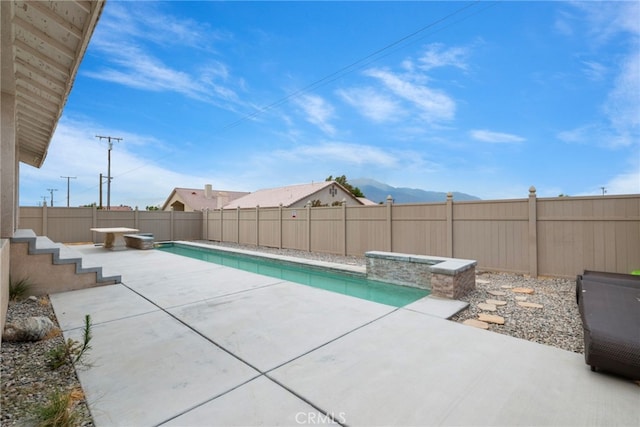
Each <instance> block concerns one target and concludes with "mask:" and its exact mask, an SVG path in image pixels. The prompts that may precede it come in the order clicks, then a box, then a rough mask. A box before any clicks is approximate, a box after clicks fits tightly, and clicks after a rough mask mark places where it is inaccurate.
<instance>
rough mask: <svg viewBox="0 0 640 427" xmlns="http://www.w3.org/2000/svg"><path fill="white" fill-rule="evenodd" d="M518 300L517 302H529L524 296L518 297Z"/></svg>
mask: <svg viewBox="0 0 640 427" xmlns="http://www.w3.org/2000/svg"><path fill="white" fill-rule="evenodd" d="M516 300H517V301H526V300H527V297H525V296H524V295H518V296H517V297H516Z"/></svg>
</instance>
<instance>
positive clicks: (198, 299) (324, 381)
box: [51, 246, 640, 426]
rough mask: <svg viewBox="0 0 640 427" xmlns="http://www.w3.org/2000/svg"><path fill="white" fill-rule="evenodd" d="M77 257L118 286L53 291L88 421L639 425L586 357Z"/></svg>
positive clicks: (376, 310) (240, 280)
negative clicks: (82, 343) (81, 355)
mask: <svg viewBox="0 0 640 427" xmlns="http://www.w3.org/2000/svg"><path fill="white" fill-rule="evenodd" d="M75 248H76V249H77V250H79V251H81V252H83V254H84V255H85V256H86V257H87V258H90V259H91V262H92V263H99V264H102V265H103V266H104V274H110V275H111V274H113V275H115V274H119V275H121V276H122V282H123V283H122V284H118V285H110V286H104V287H99V288H92V289H86V290H80V291H73V292H65V293H60V294H55V295H52V296H51V300H52V303H53V307H54V309H55V312H56V315H57V317H58V321H59V323H60V326H61V327H62V328H63V330H64V335H65V337H66V338H75V339H78V340H80V333H81V329H80V328H81V326H82V324H83V321H84V316H85V314H90V315H91V318H92V321H93V328H92V330H93V341H92V342H91V344H92V349H91V350H90V351H89V353H88V359H87V360H88V362H89V363H90V364H91V366H88V367H83V368H79V370H78V375H79V377H80V381H81V383H82V386H83V388H84V391H85V394H86V397H87V400H88V402H89V405H90V408H91V412H92V415H93V417H94V420H95V422H96V424H97V425H98V426H110V425H122V426H155V425H167V426H213V425H220V426H229V425H242V426H253V425H267V426H271V425H294V426H295V425H317V424H331V423H339V424H344V425H352V426H373V425H395V426H405V425H425V426H431V425H458V426H460V425H469V426H480V425H510V426H511V425H546V426H562V425H567V426H569V425H575V426H586V425H594V426H597V425H618V426H623V425H628V426H637V425H640V387H638V386H637V385H636V384H634V383H633V382H631V381H627V380H624V379H621V378H617V377H613V376H608V375H605V374H601V373H592V372H591V371H590V370H589V367H588V366H587V365H585V363H584V358H583V356H582V355H580V354H575V353H571V352H567V351H564V350H559V349H556V348H553V347H548V346H544V345H539V344H535V343H531V342H528V341H523V340H519V339H516V338H511V337H508V336H504V335H500V334H496V333H492V332H488V331H483V330H479V329H474V328H471V327H468V326H464V325H461V324H458V323H454V322H450V321H447V320H443V319H442V317H447V315H450V314H452V313H448V311H453V312H455V311H457V310H458V309H459V308H460V306H459V303H458V302H450V304H452V305H449V304H447V301H439V300H434V299H432V298H427V299H423V300H421V301H418V302H416V303H414V304H411V305H409V306H407V307H404V308H402V309H396V308H394V307H390V306H385V305H381V304H377V303H373V302H369V301H365V300H360V299H356V298H353V297H349V296H345V295H340V294H335V293H331V292H327V291H323V290H319V289H314V288H311V287H307V286H304V285H298V284H294V283H290V282H283V281H281V280H279V279H273V278H269V277H266V276H261V275H256V274H252V273H248V272H243V271H240V270H235V269H231V268H228V267H223V266H219V265H215V264H209V263H205V262H202V261H198V260H193V259H189V258H184V257H180V256H176V255H172V254H168V253H164V252H160V251H154V250H150V251H136V250H127V251H123V252H111V251H106V250H104V249H103V248H100V247H93V246H79V247H75Z"/></svg>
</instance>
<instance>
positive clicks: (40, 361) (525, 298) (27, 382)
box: [0, 241, 584, 426]
mask: <svg viewBox="0 0 640 427" xmlns="http://www.w3.org/2000/svg"><path fill="white" fill-rule="evenodd" d="M200 243H207V244H211V245H214V246H225V247H234V248H240V249H246V250H253V251H256V250H260V251H262V252H268V253H273V254H280V255H287V256H294V257H300V258H306V259H315V260H321V261H330V262H337V263H343V264H350V265H359V266H364V265H365V260H364V258H363V257H355V256H346V257H345V256H336V255H331V254H321V253H310V252H306V251H297V250H290V249H275V248H259V249H257V248H256V247H255V246H250V245H237V244H232V243H213V242H208V241H206V242H200ZM476 284H477V286H476V290H475V291H474V292H472V293H470V294H469V295H467V296H466V297H464V298H462V299H463V300H464V301H467V302H469V303H470V306H469V308H468V309H466V310H463V311H462V312H461V313H458V314H457V315H456V316H454V317H453V318H452V319H451V320H452V321H455V322H464V321H466V320H468V319H477V318H478V315H479V314H481V313H484V314H492V315H497V316H500V317H502V318H503V319H504V324H503V325H498V324H488V325H487V327H488V329H489V330H490V331H493V332H497V333H501V334H505V335H510V336H513V337H517V338H522V339H525V340H529V341H534V342H538V343H541V344H546V345H550V346H553V347H557V348H561V349H565V350H568V351H573V352H576V353H583V352H584V346H583V336H582V324H581V322H580V316H579V313H578V309H577V306H576V302H575V282H574V281H572V280H566V279H553V278H552V279H532V278H528V277H524V276H521V275H516V274H502V273H480V274H478V276H477V283H476ZM517 288H529V289H531V290H532V291H533V293H532V294H523V293H518V292H514V289H516V290H517ZM492 293H493V294H492ZM488 299H489V300H498V301H503V302H505V304H503V305H496V306H495V311H488V310H483V309H482V308H489V309H491V308H492V307H490V306H487V307H485V306H483V305H481V304H483V303H486V302H487V300H488ZM519 302H520V303H522V302H526V303H533V304H538V305H535V307H538V308H533V307H523V306H521V305H519V304H518V303H519ZM540 306H541V307H540ZM28 316H48V317H49V318H51V319H52V320H53V321H54V323H56V324H57V321H56V318H55V314H54V312H53V309H52V307H51V304H50V302H49V299H48V298H47V297H43V298H40V299H38V300H35V301H34V300H29V299H27V300H23V301H20V302H11V303H10V305H9V310H8V313H7V323H10V322H11V321H12V320H13V319H16V318H18V317H28ZM469 327H471V326H469ZM62 340H63V338H62V336H61V335H59V336H56V337H54V338H51V339H48V340H44V341H39V342H34V343H11V342H3V343H2V349H1V355H2V361H1V364H2V385H1V392H2V398H1V402H0V403H1V408H2V409H1V413H0V423H1V425H2V426H31V425H36V423H35V422H34V421H33V410H34V408H35V407H37V406H39V405H44V404H45V403H46V402H47V401H48V399H49V397H50V394H51V392H52V391H53V390H62V391H74V396H75V400H74V407H75V408H76V410H77V412H78V414H79V415H80V424H79V425H82V426H93V421H92V419H91V415H90V413H89V409H88V407H87V405H86V402H85V401H84V398H83V394H82V388H81V386H80V383H79V381H78V378H77V376H76V373H75V370H74V369H73V367H72V366H71V365H70V364H67V365H64V366H63V367H61V368H60V369H58V370H56V371H52V370H51V369H50V368H49V367H48V365H47V353H48V352H49V351H50V350H51V349H52V348H54V347H56V346H57V345H59V344H60V343H62ZM89 355H90V351H89ZM80 369H82V368H80Z"/></svg>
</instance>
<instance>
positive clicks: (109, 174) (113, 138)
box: [96, 135, 122, 211]
mask: <svg viewBox="0 0 640 427" xmlns="http://www.w3.org/2000/svg"><path fill="white" fill-rule="evenodd" d="M96 138H98V139H100V140H101V141H102V140H103V139H106V140H107V142H108V143H109V150H108V154H107V210H108V211H109V210H111V149H112V148H113V141H118V142H120V141H122V138H116V137H114V136H101V135H96ZM101 182H102V181H101Z"/></svg>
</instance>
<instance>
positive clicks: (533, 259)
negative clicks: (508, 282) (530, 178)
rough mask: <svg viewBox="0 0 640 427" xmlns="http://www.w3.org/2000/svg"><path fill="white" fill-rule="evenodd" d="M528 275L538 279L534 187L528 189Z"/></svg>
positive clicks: (536, 210)
mask: <svg viewBox="0 0 640 427" xmlns="http://www.w3.org/2000/svg"><path fill="white" fill-rule="evenodd" d="M529 274H530V275H531V277H538V209H537V201H536V187H534V186H533V185H532V186H531V187H529Z"/></svg>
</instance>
